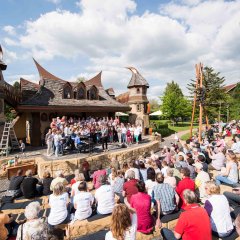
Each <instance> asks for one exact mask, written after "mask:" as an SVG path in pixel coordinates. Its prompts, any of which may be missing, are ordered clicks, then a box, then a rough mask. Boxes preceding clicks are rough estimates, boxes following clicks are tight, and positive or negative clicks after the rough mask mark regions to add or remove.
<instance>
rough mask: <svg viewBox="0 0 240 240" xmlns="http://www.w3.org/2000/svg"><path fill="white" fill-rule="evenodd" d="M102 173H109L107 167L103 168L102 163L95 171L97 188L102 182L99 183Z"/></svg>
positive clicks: (94, 178) (94, 183)
mask: <svg viewBox="0 0 240 240" xmlns="http://www.w3.org/2000/svg"><path fill="white" fill-rule="evenodd" d="M102 175H105V176H106V175H107V172H106V170H105V169H102V164H100V165H99V167H98V170H97V171H95V172H94V173H93V185H94V188H95V189H98V188H99V187H100V186H101V184H100V183H99V178H100V176H102Z"/></svg>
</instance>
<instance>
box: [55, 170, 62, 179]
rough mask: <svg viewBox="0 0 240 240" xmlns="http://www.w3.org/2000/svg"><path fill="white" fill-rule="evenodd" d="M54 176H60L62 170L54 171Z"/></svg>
mask: <svg viewBox="0 0 240 240" xmlns="http://www.w3.org/2000/svg"><path fill="white" fill-rule="evenodd" d="M55 175H56V177H62V175H63V171H62V170H59V171H57V172H56V173H55Z"/></svg>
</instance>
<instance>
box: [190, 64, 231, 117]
mask: <svg viewBox="0 0 240 240" xmlns="http://www.w3.org/2000/svg"><path fill="white" fill-rule="evenodd" d="M224 82H225V78H224V77H221V76H220V73H219V72H215V71H214V69H213V68H211V67H207V66H206V67H205V68H204V69H203V87H204V88H205V101H204V103H205V104H204V105H205V111H206V114H207V115H208V117H209V118H216V117H217V115H218V112H219V107H220V106H223V105H224V104H225V103H226V102H227V101H228V100H229V97H228V95H227V94H226V92H225V90H224ZM195 84H196V80H191V81H190V83H189V84H188V90H189V91H190V95H191V98H192V99H193V96H194V92H195ZM197 109H198V108H197ZM196 112H197V111H196ZM197 113H198V112H197Z"/></svg>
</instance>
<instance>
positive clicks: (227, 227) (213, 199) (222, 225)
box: [204, 182, 233, 238]
mask: <svg viewBox="0 0 240 240" xmlns="http://www.w3.org/2000/svg"><path fill="white" fill-rule="evenodd" d="M206 192H207V194H208V195H209V196H210V197H209V198H208V199H207V200H206V202H205V205H204V208H205V209H206V211H207V213H208V215H209V217H210V221H211V226H212V232H213V235H215V236H217V237H220V238H223V237H227V236H229V235H230V234H231V233H232V231H233V223H232V219H231V216H230V207H229V204H228V201H227V198H226V197H225V196H224V195H221V194H220V187H219V186H217V185H216V184H215V183H214V182H208V183H207V184H206Z"/></svg>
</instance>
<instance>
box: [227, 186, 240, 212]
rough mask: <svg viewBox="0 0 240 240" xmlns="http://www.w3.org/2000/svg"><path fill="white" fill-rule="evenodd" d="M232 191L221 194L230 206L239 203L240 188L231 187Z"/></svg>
mask: <svg viewBox="0 0 240 240" xmlns="http://www.w3.org/2000/svg"><path fill="white" fill-rule="evenodd" d="M232 191H233V192H224V193H223V195H224V196H225V197H226V198H227V200H228V202H229V205H230V206H231V207H232V208H236V207H239V205H240V188H233V190H232Z"/></svg>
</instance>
